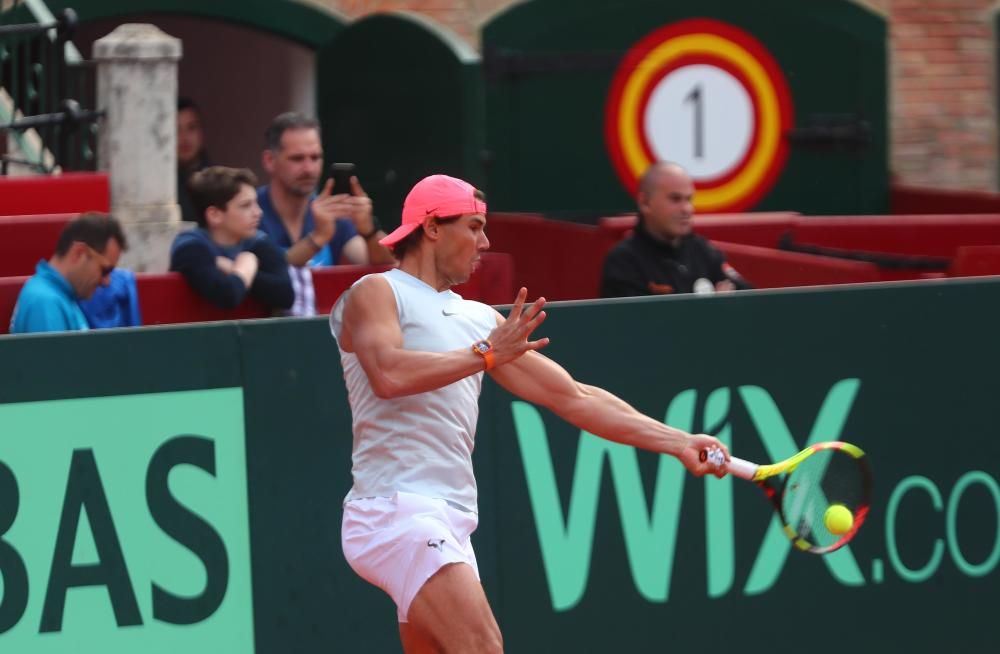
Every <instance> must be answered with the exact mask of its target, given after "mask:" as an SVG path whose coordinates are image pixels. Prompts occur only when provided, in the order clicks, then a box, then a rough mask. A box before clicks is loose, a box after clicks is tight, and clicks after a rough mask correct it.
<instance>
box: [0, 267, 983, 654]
mask: <svg viewBox="0 0 1000 654" xmlns="http://www.w3.org/2000/svg"><path fill="white" fill-rule="evenodd" d="M998 290H1000V282H997V281H989V280H982V281H968V282H941V283H938V282H926V283H919V284H913V285H908V286H905V285H904V286H895V287H881V288H852V289H846V288H845V289H837V290H825V291H778V292H767V293H765V292H756V293H747V294H743V295H733V296H728V297H714V298H701V297H693V296H688V297H677V298H667V299H659V300H658V299H648V300H647V299H634V300H621V301H615V302H613V303H601V302H589V303H578V304H565V305H561V306H555V307H552V310H551V312H550V318H549V320H548V321H547V322H546V324H545V326H544V329H543V331H544V332H545V333H546V334H547V335H549V336H551V337H552V338H553V343H552V344H551V345H550V347H549V354H550V355H552V356H553V357H554V358H555V359H557V360H559V361H560V362H562V363H563V364H564V365H565V366H566V367H567V368H568V369H569V370H570V371H571V372H572V373H573V374H574V375H575V376H577V377H578V378H579V379H581V380H583V381H588V382H594V383H598V384H600V385H602V386H605V387H607V388H609V389H610V390H612V391H614V392H616V393H619V394H620V395H622V396H623V397H625V398H626V399H628V400H629V401H630V402H631V403H633V404H634V405H636V406H637V407H639V408H640V409H641V410H643V411H645V412H647V413H649V414H650V415H653V416H655V417H657V418H663V417H667V418H668V421H670V422H672V423H673V424H676V425H678V426H681V427H685V428H690V429H705V430H709V431H712V432H714V433H717V434H719V435H720V437H722V438H724V439H726V440H727V441H728V442H730V443H731V444H732V447H733V449H734V451H735V452H737V453H738V454H740V455H742V456H744V457H746V458H750V459H757V460H761V459H766V458H769V455H773V456H783V455H784V454H785V453H787V452H789V451H792V450H795V449H798V448H799V447H801V446H803V445H804V444H805V443H806V442H808V441H809V440H815V439H824V440H825V439H832V438H844V439H847V440H852V441H855V442H857V443H858V444H860V445H861V446H863V447H864V448H865V449H866V450H867V451H868V452H869V454H870V456H871V458H872V462H873V466H874V469H875V476H876V501H875V504H874V507H873V511H872V515H871V517H870V519H869V522H868V523H867V524H866V525H865V527H864V529H863V531H862V532H861V533H860V534H859V536H858V538H857V539H856V540H855V541H854V542H853V543H852V545H851V546H850V548H849V549H844V550H842V551H840V552H838V553H837V554H835V555H832V556H829V557H825V558H819V557H813V556H810V555H805V554H801V553H798V552H791V551H790V549H789V547H788V544H787V542H786V541H785V539H784V537H783V536H781V535H780V534H778V533H777V530H776V527H775V526H774V524H773V522H772V519H771V515H770V512H769V509H768V506H767V503H766V501H765V500H764V499H763V497H762V496H761V495H760V493H759V491H758V490H756V489H755V488H754V487H752V486H751V485H749V484H746V483H744V482H741V481H739V480H736V481H733V480H724V481H719V480H715V479H710V480H696V479H694V478H691V477H689V476H687V475H686V474H683V473H682V472H681V471H680V469H679V468H678V466H677V465H676V464H675V463H674V462H673V461H672V460H670V459H666V458H662V457H657V456H654V455H651V454H648V453H635V452H634V451H632V450H629V449H626V448H622V447H619V446H614V445H609V444H607V443H605V442H604V441H599V440H596V439H593V438H592V437H589V436H583V437H581V435H580V433H579V431H578V430H576V429H574V428H572V427H570V426H568V425H566V424H564V423H562V422H560V421H559V420H557V419H555V418H554V417H553V416H552V415H550V414H548V413H547V412H544V411H539V410H538V409H536V408H534V407H532V406H530V405H526V404H523V403H520V402H517V401H516V400H515V399H514V398H512V397H510V396H507V395H506V394H504V393H502V392H501V391H500V390H499V389H498V388H497V387H496V386H495V385H492V384H488V385H487V386H486V390H485V392H484V398H483V402H482V420H481V421H480V434H479V446H478V448H477V453H476V458H477V461H476V465H477V469H478V475H479V478H480V482H481V484H480V486H481V492H482V500H481V508H482V511H483V520H482V525H481V528H480V531H479V532H478V533H477V537H476V547H477V552H478V555H479V559H480V564H481V570H482V573H483V578H484V584H485V586H486V589H487V592H488V593H489V595H490V597H491V600H492V602H493V605H494V607H495V610H496V612H497V615H498V619H499V621H500V624H501V626H502V628H503V629H504V633H505V638H506V643H507V649H508V651H511V652H570V651H573V652H576V651H579V652H604V651H628V652H652V651H663V650H667V649H669V650H670V651H682V652H683V651H694V650H695V649H696V648H705V649H706V650H708V651H716V650H718V651H728V650H730V649H736V648H741V649H746V650H747V651H763V650H764V649H765V648H767V649H770V648H771V646H769V645H765V644H763V643H761V642H760V640H759V639H760V638H763V637H766V636H767V634H770V633H774V632H780V634H781V640H780V642H781V643H798V644H801V643H807V644H808V649H809V650H810V651H818V652H835V651H841V650H842V649H843V648H844V647H850V648H852V649H853V650H854V651H860V652H876V651H883V650H885V651H918V652H919V651H947V652H985V651H991V650H992V647H993V643H995V641H996V639H997V638H998V636H1000V627H997V625H996V622H995V620H994V619H993V613H995V607H996V606H997V605H998V602H1000V586H998V584H997V571H996V566H997V563H998V558H1000V533H998V530H1000V526H998V518H997V514H998V512H1000V488H998V482H997V480H998V478H1000V464H998V463H997V462H998V461H1000V456H998V455H1000V451H998V450H1000V446H998V445H997V440H996V438H995V433H994V432H995V423H996V409H995V403H994V402H993V396H994V395H995V390H996V384H995V382H994V381H993V379H994V377H995V371H996V369H997V367H998V363H1000V346H998V344H997V341H996V338H995V334H996V333H997V330H998V328H1000V312H998V311H997V310H995V309H994V308H993V306H994V303H993V302H992V298H995V297H996V294H997V291H998ZM0 362H2V364H0V572H2V579H3V581H2V584H0V591H2V599H0V648H2V649H3V651H12V652H14V651H16V652H29V653H35V652H57V651H67V650H68V649H70V648H71V645H70V643H72V647H77V648H82V649H84V650H86V651H102V652H134V651H143V652H176V651H185V652H191V653H195V652H240V653H243V652H249V651H256V652H274V653H278V652H317V651H328V652H395V651H399V646H398V644H397V635H396V626H395V616H394V610H393V607H392V605H391V602H390V601H389V600H388V599H387V598H386V597H384V596H383V595H382V594H381V592H380V591H377V590H375V589H373V588H370V587H368V586H367V585H366V584H365V583H364V582H362V581H360V580H359V579H358V578H357V577H356V576H355V575H354V574H353V572H351V571H350V569H349V568H348V567H347V566H346V564H345V563H344V561H343V556H342V554H341V551H340V543H339V533H338V532H339V520H340V508H339V505H340V501H341V498H342V497H343V494H344V493H345V492H346V490H347V488H348V486H349V484H350V481H349V469H350V447H351V445H350V443H351V436H350V417H349V415H348V413H347V411H346V401H345V393H344V390H343V382H342V379H341V371H340V366H339V363H338V361H337V355H336V349H335V347H334V344H333V342H332V340H331V339H330V337H329V335H328V332H327V329H326V325H325V322H324V321H321V320H313V321H272V322H260V323H241V324H235V325H231V324H223V325H213V326H202V327H185V328H148V329H143V330H135V331H122V332H104V333H94V334H87V335H71V336H40V337H19V338H15V337H4V338H0ZM707 514H710V519H707V520H706V515H707ZM84 516H85V517H84ZM841 635H842V637H843V638H846V639H849V640H848V642H847V643H845V642H843V641H840V640H838V638H839V637H841ZM850 639H854V640H850ZM251 643H254V645H253V646H251Z"/></svg>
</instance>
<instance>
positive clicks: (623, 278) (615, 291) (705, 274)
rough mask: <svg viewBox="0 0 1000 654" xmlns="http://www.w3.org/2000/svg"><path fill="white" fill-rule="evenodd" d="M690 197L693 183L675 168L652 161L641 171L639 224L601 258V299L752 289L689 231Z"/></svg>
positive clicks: (717, 253)
mask: <svg viewBox="0 0 1000 654" xmlns="http://www.w3.org/2000/svg"><path fill="white" fill-rule="evenodd" d="M693 198H694V183H693V182H692V181H691V177H690V176H689V175H688V174H687V171H685V170H684V169H683V168H681V167H680V166H678V165H677V164H675V163H670V162H659V163H655V164H653V165H652V166H650V167H649V168H648V169H647V170H646V172H645V173H643V175H642V178H641V179H640V180H639V194H638V197H637V198H636V200H637V202H638V205H639V222H638V224H636V226H635V233H633V234H632V236H630V237H629V238H627V239H625V240H624V241H622V242H621V243H619V244H618V245H616V246H615V247H614V248H612V250H611V252H609V253H608V256H607V258H606V259H605V260H604V271H603V273H602V275H601V297H627V296H631V295H667V294H673V293H706V292H715V291H720V292H722V291H733V290H736V289H747V288H752V287H751V286H750V284H748V283H747V281H746V280H745V279H743V278H742V277H741V276H740V274H739V273H737V272H736V270H734V269H733V267H732V266H730V265H729V264H728V263H726V257H725V255H723V254H722V252H721V251H720V250H719V249H718V248H716V247H714V246H713V245H712V244H711V243H709V242H708V241H707V240H705V239H704V238H702V237H701V236H698V235H697V234H694V233H692V231H691V217H692V214H693V213H694V206H693V205H692V200H693Z"/></svg>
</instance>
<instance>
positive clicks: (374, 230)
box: [361, 216, 382, 241]
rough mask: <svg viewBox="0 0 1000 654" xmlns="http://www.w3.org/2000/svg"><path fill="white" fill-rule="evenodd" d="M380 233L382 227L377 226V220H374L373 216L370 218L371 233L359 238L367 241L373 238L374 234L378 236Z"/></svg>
mask: <svg viewBox="0 0 1000 654" xmlns="http://www.w3.org/2000/svg"><path fill="white" fill-rule="evenodd" d="M381 231H382V225H380V224H379V222H378V218H376V217H375V216H372V231H370V232H368V233H367V234H362V235H361V238H363V239H365V240H366V241H367V240H368V239H370V238H371V237H372V236H375V235H376V234H378V233H379V232H381Z"/></svg>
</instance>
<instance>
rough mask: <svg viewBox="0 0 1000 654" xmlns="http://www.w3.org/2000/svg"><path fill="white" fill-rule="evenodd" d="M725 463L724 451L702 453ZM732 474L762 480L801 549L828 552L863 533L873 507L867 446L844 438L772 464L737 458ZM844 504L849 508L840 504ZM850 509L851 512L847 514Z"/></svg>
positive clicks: (729, 466) (731, 464) (731, 466)
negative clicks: (871, 506)
mask: <svg viewBox="0 0 1000 654" xmlns="http://www.w3.org/2000/svg"><path fill="white" fill-rule="evenodd" d="M701 460H702V461H705V460H709V461H711V462H712V463H714V464H715V465H716V466H721V465H722V464H723V462H724V461H725V456H724V455H723V453H722V451H721V450H718V449H710V450H704V451H702V453H701ZM726 468H727V470H728V471H729V473H730V474H732V475H735V476H736V477H740V478H742V479H747V480H749V481H752V482H755V483H757V484H758V485H759V486H760V487H761V488H763V489H764V492H765V493H766V494H767V496H768V498H770V500H771V502H772V503H773V504H774V506H775V508H776V509H777V511H778V516H779V517H780V518H781V522H782V524H783V525H784V528H785V534H786V535H787V536H788V537H789V538H790V539H791V540H792V543H793V544H794V545H795V547H797V548H798V549H800V550H803V551H805V552H812V553H813V554H827V553H829V552H832V551H834V550H835V549H837V548H839V547H841V546H843V545H844V544H846V543H847V542H848V541H849V540H851V538H853V537H854V535H855V534H856V533H858V529H859V528H860V527H861V525H862V524H863V523H864V521H865V518H866V517H867V516H868V507H869V506H870V505H871V492H872V478H871V470H870V468H869V467H868V462H867V460H866V458H865V453H864V452H863V451H862V450H861V448H859V447H857V446H856V445H851V444H850V443H842V442H838V441H833V442H828V443H816V444H815V445H811V446H809V447H807V448H806V449H804V450H802V451H801V452H799V453H798V454H796V455H795V456H792V457H789V458H787V459H785V460H784V461H779V462H777V463H772V464H770V465H758V464H756V463H752V462H750V461H746V460H744V459H739V458H736V457H735V456H734V457H731V459H730V461H729V463H727V464H726ZM838 505H839V507H843V508H837V507H838ZM845 509H846V511H849V512H850V513H849V514H848V513H845Z"/></svg>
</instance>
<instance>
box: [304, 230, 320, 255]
mask: <svg viewBox="0 0 1000 654" xmlns="http://www.w3.org/2000/svg"><path fill="white" fill-rule="evenodd" d="M306 240H307V241H309V245H311V246H313V248H315V250H316V251H317V252H319V251H320V250H322V249H323V246H322V245H320V244H319V243H317V242H316V239H315V238H313V235H312V232H309V233H308V234H306Z"/></svg>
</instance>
